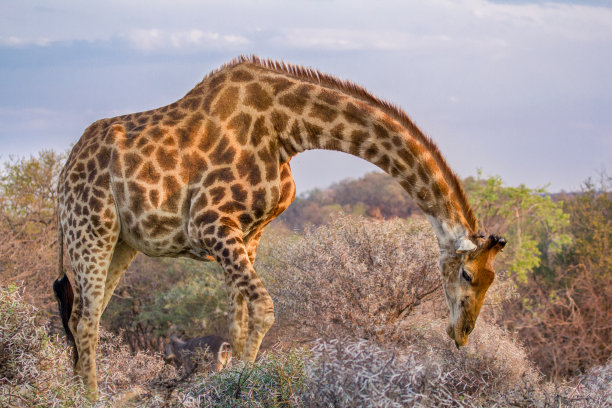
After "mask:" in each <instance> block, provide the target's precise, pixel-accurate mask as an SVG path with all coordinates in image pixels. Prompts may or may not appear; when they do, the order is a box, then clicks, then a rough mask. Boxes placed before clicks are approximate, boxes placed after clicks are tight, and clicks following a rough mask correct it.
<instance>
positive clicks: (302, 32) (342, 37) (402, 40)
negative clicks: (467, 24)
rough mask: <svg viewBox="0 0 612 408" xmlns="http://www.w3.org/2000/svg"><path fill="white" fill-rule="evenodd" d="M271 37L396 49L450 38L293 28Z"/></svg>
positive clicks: (286, 42)
mask: <svg viewBox="0 0 612 408" xmlns="http://www.w3.org/2000/svg"><path fill="white" fill-rule="evenodd" d="M271 41H272V43H275V44H278V45H282V46H288V47H292V48H303V49H304V48H306V49H323V50H330V51H333V50H339V51H353V50H383V51H398V50H404V49H409V48H414V47H420V46H426V45H430V46H431V45H435V44H438V45H442V44H446V43H449V42H450V41H452V39H451V38H450V37H448V36H445V35H432V36H422V35H421V36H417V35H415V34H412V33H408V32H400V31H385V30H354V29H337V28H295V29H288V30H284V31H282V32H281V33H280V34H279V35H277V36H276V37H274V38H273V39H272V40H271Z"/></svg>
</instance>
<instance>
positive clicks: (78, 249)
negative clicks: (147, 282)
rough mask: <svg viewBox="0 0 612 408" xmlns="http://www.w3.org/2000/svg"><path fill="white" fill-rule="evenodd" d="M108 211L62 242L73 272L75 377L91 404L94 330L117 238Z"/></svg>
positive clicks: (71, 323) (116, 228)
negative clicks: (84, 389) (81, 383)
mask: <svg viewBox="0 0 612 408" xmlns="http://www.w3.org/2000/svg"><path fill="white" fill-rule="evenodd" d="M109 208H110V210H109V211H105V212H103V213H104V214H105V219H104V222H103V223H101V222H97V223H96V220H95V219H94V221H93V222H91V220H88V219H85V220H83V219H81V220H83V221H84V222H78V223H77V224H76V225H79V224H82V227H81V228H80V229H79V228H77V229H75V230H73V231H72V233H68V234H67V235H68V237H69V239H67V242H66V247H67V249H68V255H69V257H70V263H71V265H72V269H73V271H74V302H73V311H72V315H71V317H70V320H69V322H68V325H69V328H70V330H71V332H72V334H73V336H74V340H75V345H76V350H77V353H76V355H77V356H78V358H77V361H76V364H75V373H76V374H77V375H79V376H80V377H81V378H82V380H83V383H84V384H85V387H86V389H87V391H88V395H89V397H90V398H91V399H94V400H95V399H96V398H97V395H98V387H97V378H96V346H97V344H98V327H99V323H100V316H101V315H102V311H103V308H104V305H105V303H104V297H105V291H106V286H107V278H108V272H109V268H110V266H111V263H112V262H111V261H112V259H113V254H114V252H115V246H116V243H117V239H118V234H119V224H118V220H117V217H116V215H115V212H114V206H112V207H109ZM81 220H80V221H81ZM112 281H113V282H114V281H115V280H112ZM115 284H116V282H115ZM109 297H110V295H109Z"/></svg>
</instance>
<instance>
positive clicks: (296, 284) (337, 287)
mask: <svg viewBox="0 0 612 408" xmlns="http://www.w3.org/2000/svg"><path fill="white" fill-rule="evenodd" d="M267 245H268V248H267V249H264V251H263V253H260V258H258V265H257V266H256V268H258V271H259V272H260V273H261V274H262V275H263V277H264V280H265V283H266V287H267V288H268V290H269V291H270V293H271V296H272V298H273V299H274V301H275V310H276V315H277V324H278V325H279V326H280V327H281V328H282V329H284V330H287V329H289V328H291V333H292V336H296V335H299V336H301V337H305V338H309V337H310V338H316V337H320V336H330V337H337V336H341V335H352V336H357V337H374V338H377V339H379V340H385V337H386V336H387V335H388V334H389V330H392V328H393V327H394V324H396V323H397V322H399V321H400V320H401V319H402V318H403V317H405V316H406V315H408V314H409V313H410V312H411V311H412V310H413V309H414V308H415V307H416V306H418V305H419V304H420V303H422V302H423V301H424V300H425V299H427V298H428V297H430V296H431V295H433V294H435V293H436V292H438V293H439V291H440V288H441V283H440V278H439V273H438V267H437V251H436V248H437V244H436V241H435V237H434V235H433V232H432V231H431V227H430V226H429V224H428V223H426V222H425V221H421V220H409V221H404V220H399V219H396V220H391V221H373V220H367V219H365V218H361V217H354V216H342V217H339V218H336V219H335V220H334V222H333V223H332V224H330V225H327V226H323V227H319V228H317V229H314V230H312V229H311V230H309V231H307V233H306V234H305V235H304V237H303V238H298V237H294V238H293V239H286V238H283V239H282V240H278V241H277V242H271V243H268V244H267Z"/></svg>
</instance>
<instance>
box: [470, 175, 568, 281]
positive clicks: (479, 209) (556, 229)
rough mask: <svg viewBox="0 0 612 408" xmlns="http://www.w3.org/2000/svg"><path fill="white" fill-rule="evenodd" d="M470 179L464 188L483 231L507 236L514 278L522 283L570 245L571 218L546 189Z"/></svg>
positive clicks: (507, 258)
mask: <svg viewBox="0 0 612 408" xmlns="http://www.w3.org/2000/svg"><path fill="white" fill-rule="evenodd" d="M480 176H481V173H480V172H479V176H478V178H476V179H474V178H468V179H466V180H465V182H464V185H465V187H466V190H467V192H468V195H469V197H470V201H471V203H472V204H473V208H474V211H475V212H476V214H477V216H478V219H479V222H480V225H479V227H480V229H481V230H483V231H486V232H488V233H493V232H494V233H497V234H501V235H504V236H505V237H506V239H507V240H508V243H509V245H508V246H507V247H506V250H505V251H506V256H505V257H502V258H501V260H502V263H501V266H502V268H499V269H500V270H501V269H503V266H506V267H507V269H508V271H509V272H510V273H511V275H512V276H513V278H514V279H515V280H516V281H518V282H521V283H527V280H528V278H529V276H530V274H532V273H533V272H542V271H543V270H544V269H545V268H544V269H540V268H542V267H543V266H546V265H548V264H549V263H550V262H551V260H552V258H553V257H554V256H555V255H557V254H559V253H560V251H561V249H562V248H563V246H564V245H567V244H569V242H570V235H569V234H568V233H567V227H568V225H569V221H570V219H569V215H568V214H567V213H566V212H564V210H563V203H562V202H554V201H552V200H551V197H550V194H548V193H547V191H546V188H545V187H542V188H536V189H530V188H528V187H526V186H525V185H524V184H521V185H520V186H518V187H505V186H504V185H503V181H502V179H501V178H500V177H499V176H494V177H489V178H488V179H482V178H480Z"/></svg>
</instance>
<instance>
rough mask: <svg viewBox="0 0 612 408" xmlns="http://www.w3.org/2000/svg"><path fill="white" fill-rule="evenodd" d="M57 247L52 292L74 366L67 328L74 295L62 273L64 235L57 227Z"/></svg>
mask: <svg viewBox="0 0 612 408" xmlns="http://www.w3.org/2000/svg"><path fill="white" fill-rule="evenodd" d="M57 245H58V248H59V250H58V252H59V254H58V255H59V261H58V269H59V277H58V278H57V279H56V280H55V282H53V292H55V298H56V299H57V303H58V306H59V313H60V317H61V318H62V325H63V326H64V331H65V332H66V337H67V338H68V344H70V345H72V350H73V353H72V355H73V358H74V364H75V365H76V362H77V360H78V354H77V350H76V343H75V341H74V336H73V335H72V332H71V331H70V327H69V326H68V321H69V320H70V315H71V314H72V302H73V301H74V293H73V292H72V285H70V281H69V280H68V276H66V273H65V272H64V234H63V232H62V227H61V226H59V225H58V242H57Z"/></svg>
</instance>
